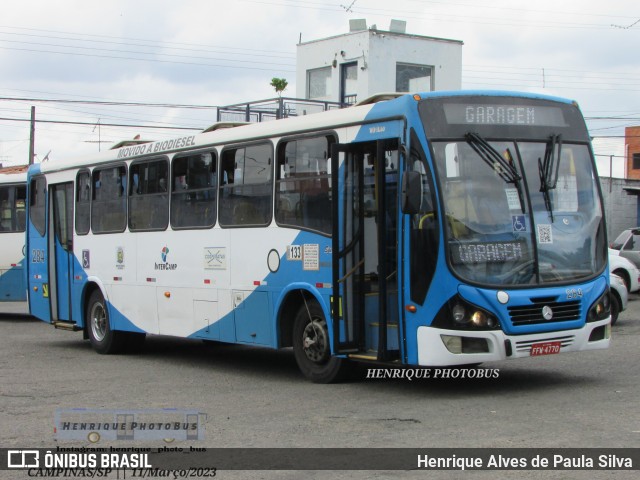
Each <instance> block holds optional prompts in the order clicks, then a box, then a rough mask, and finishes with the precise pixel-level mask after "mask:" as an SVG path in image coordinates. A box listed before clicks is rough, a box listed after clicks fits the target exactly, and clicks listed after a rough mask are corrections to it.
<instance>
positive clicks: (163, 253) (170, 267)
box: [155, 245, 178, 270]
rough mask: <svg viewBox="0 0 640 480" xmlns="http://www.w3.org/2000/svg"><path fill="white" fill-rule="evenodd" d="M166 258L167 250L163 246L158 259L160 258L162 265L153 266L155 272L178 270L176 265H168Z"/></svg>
mask: <svg viewBox="0 0 640 480" xmlns="http://www.w3.org/2000/svg"><path fill="white" fill-rule="evenodd" d="M168 256H169V248H168V247H167V246H166V245H165V246H164V247H163V248H162V251H161V252H160V258H162V263H156V264H155V269H156V270H175V269H176V268H178V264H177V263H169V262H168V261H167V258H168Z"/></svg>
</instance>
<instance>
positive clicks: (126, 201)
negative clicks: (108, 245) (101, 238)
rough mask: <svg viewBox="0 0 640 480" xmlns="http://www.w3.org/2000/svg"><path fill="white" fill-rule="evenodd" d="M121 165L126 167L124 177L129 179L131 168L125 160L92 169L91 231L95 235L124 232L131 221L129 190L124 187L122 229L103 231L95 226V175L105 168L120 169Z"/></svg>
mask: <svg viewBox="0 0 640 480" xmlns="http://www.w3.org/2000/svg"><path fill="white" fill-rule="evenodd" d="M121 167H124V178H126V179H127V181H128V178H129V168H128V165H127V164H126V163H124V162H118V163H110V164H105V165H100V166H96V167H94V168H93V170H91V213H90V216H91V232H92V233H93V234H94V235H109V234H111V233H122V232H124V231H125V230H126V229H127V224H128V222H129V220H128V213H129V197H128V195H127V190H126V187H125V188H124V192H123V195H122V197H123V198H124V222H122V223H123V224H122V228H121V229H114V230H102V231H96V229H95V226H94V220H95V218H96V214H95V211H94V208H95V204H96V199H95V195H96V193H97V192H96V189H95V177H94V175H95V174H96V173H99V172H102V171H104V170H111V169H119V168H121ZM98 218H100V217H98Z"/></svg>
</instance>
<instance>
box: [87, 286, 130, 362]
mask: <svg viewBox="0 0 640 480" xmlns="http://www.w3.org/2000/svg"><path fill="white" fill-rule="evenodd" d="M86 319H87V333H88V335H89V341H90V342H91V346H92V347H93V349H94V350H95V351H96V352H98V353H101V354H111V353H119V352H121V351H122V350H123V349H124V348H125V346H126V343H127V342H126V340H127V338H126V336H125V335H124V332H118V331H114V330H111V325H110V323H109V310H108V309H107V304H106V302H105V301H104V297H103V296H102V292H100V290H95V291H94V292H93V293H92V294H91V296H90V297H89V302H88V303H87V315H86Z"/></svg>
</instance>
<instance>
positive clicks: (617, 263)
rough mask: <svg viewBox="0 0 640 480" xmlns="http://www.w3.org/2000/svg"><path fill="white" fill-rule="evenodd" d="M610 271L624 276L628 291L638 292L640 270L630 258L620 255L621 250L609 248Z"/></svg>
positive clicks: (639, 287) (623, 279) (621, 276)
mask: <svg viewBox="0 0 640 480" xmlns="http://www.w3.org/2000/svg"><path fill="white" fill-rule="evenodd" d="M609 271H610V272H611V273H615V274H616V275H618V276H619V277H620V278H622V281H623V282H624V284H625V285H626V287H627V292H629V293H630V292H637V291H638V290H639V289H640V270H638V267H636V265H635V264H633V263H632V262H631V261H630V260H628V259H627V258H625V257H622V256H620V251H619V250H614V249H612V248H610V249H609Z"/></svg>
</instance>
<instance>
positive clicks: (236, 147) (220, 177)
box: [217, 138, 275, 228]
mask: <svg viewBox="0 0 640 480" xmlns="http://www.w3.org/2000/svg"><path fill="white" fill-rule="evenodd" d="M256 146H268V147H269V154H270V157H269V158H270V161H271V164H270V165H269V168H268V169H265V170H266V171H268V172H269V173H270V176H269V182H263V183H249V184H245V183H244V182H243V183H242V184H237V185H236V184H226V183H223V176H224V173H225V172H226V170H225V169H224V167H223V162H224V161H225V155H226V154H227V153H228V152H229V151H238V150H241V149H245V150H246V149H247V148H251V147H256ZM234 155H235V154H234ZM245 157H246V153H245ZM274 158H275V149H274V146H273V140H272V139H271V138H267V139H263V140H258V141H252V142H247V143H239V144H234V145H226V146H225V147H224V148H223V149H222V150H221V152H220V155H219V163H218V206H217V208H218V219H217V223H218V225H219V226H220V227H221V228H262V227H268V226H269V225H271V224H272V223H273V217H274V215H273V197H274V193H273V185H274V176H275V175H274V165H275V161H274ZM243 167H244V166H243ZM244 178H245V176H244V168H243V179H244ZM231 185H235V186H231ZM240 186H243V187H245V186H258V187H260V186H264V187H268V188H267V189H266V190H267V191H268V192H269V197H270V205H269V208H268V212H269V215H268V218H267V221H266V222H265V223H233V224H227V223H224V221H223V215H221V211H222V206H223V201H222V197H223V193H224V192H226V191H227V190H228V189H233V188H237V187H240ZM224 203H227V202H226V201H225V202H224ZM234 208H235V206H234Z"/></svg>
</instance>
